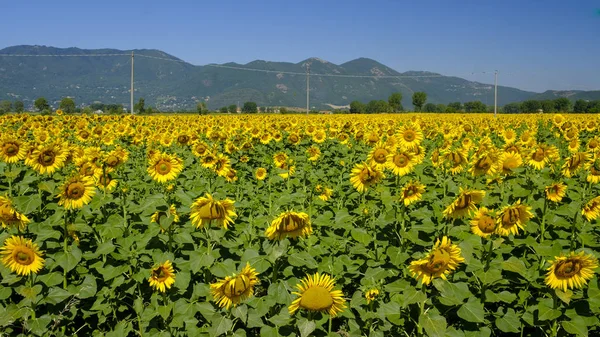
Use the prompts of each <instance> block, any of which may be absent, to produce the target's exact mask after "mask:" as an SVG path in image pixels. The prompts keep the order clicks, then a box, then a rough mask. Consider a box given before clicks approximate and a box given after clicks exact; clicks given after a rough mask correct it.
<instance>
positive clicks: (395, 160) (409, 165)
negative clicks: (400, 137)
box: [386, 151, 417, 176]
mask: <svg viewBox="0 0 600 337" xmlns="http://www.w3.org/2000/svg"><path fill="white" fill-rule="evenodd" d="M416 164H417V161H416V157H415V156H414V155H413V154H412V153H411V152H408V151H402V152H399V153H390V154H389V155H388V158H387V161H386V168H388V169H390V170H392V173H393V174H394V175H397V176H405V175H407V174H409V173H410V172H412V170H413V169H414V168H415V165H416Z"/></svg>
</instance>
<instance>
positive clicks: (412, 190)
mask: <svg viewBox="0 0 600 337" xmlns="http://www.w3.org/2000/svg"><path fill="white" fill-rule="evenodd" d="M415 194H417V188H416V187H415V186H409V187H408V188H407V189H406V190H405V191H404V197H405V198H407V197H410V196H413V195H415Z"/></svg>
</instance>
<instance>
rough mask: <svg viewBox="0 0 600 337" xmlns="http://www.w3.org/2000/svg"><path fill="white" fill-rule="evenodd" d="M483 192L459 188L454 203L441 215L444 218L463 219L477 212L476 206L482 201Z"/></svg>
mask: <svg viewBox="0 0 600 337" xmlns="http://www.w3.org/2000/svg"><path fill="white" fill-rule="evenodd" d="M484 196H485V191H480V190H469V189H463V188H462V187H461V188H460V191H459V194H458V196H457V197H456V199H454V201H453V202H452V203H451V204H450V205H448V207H446V209H445V210H444V212H443V214H444V217H446V218H453V219H458V218H464V217H466V216H468V215H469V214H471V213H473V212H474V211H476V210H477V207H476V206H475V205H477V204H478V203H480V202H481V201H482V200H483V197H484Z"/></svg>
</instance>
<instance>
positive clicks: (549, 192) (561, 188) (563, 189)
mask: <svg viewBox="0 0 600 337" xmlns="http://www.w3.org/2000/svg"><path fill="white" fill-rule="evenodd" d="M544 191H545V192H546V199H548V200H550V201H553V202H560V201H561V200H562V198H564V196H565V195H566V194H567V185H565V184H563V183H553V184H552V185H550V186H546V188H545V189H544Z"/></svg>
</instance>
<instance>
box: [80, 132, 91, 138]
mask: <svg viewBox="0 0 600 337" xmlns="http://www.w3.org/2000/svg"><path fill="white" fill-rule="evenodd" d="M79 136H80V137H81V138H83V139H87V138H88V137H89V136H90V133H89V132H87V131H81V132H80V133H79Z"/></svg>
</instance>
